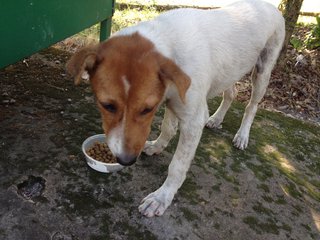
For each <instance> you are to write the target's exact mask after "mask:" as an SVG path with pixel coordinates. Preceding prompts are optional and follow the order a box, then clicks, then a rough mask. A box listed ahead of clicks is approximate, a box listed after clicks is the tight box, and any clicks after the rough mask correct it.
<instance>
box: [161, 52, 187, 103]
mask: <svg viewBox="0 0 320 240" xmlns="http://www.w3.org/2000/svg"><path fill="white" fill-rule="evenodd" d="M159 63H160V71H159V77H160V79H161V80H162V81H164V83H165V84H166V83H167V82H168V81H171V82H173V83H174V84H175V85H176V87H177V90H178V93H179V96H180V98H181V100H182V102H183V103H185V96H186V92H187V90H188V88H189V86H190V83H191V79H190V77H189V76H188V75H187V74H186V73H184V72H183V71H182V70H181V69H180V67H179V66H177V64H175V63H174V62H173V61H172V60H170V59H169V58H166V57H164V56H161V57H160V62H159Z"/></svg>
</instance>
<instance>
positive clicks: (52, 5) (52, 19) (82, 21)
mask: <svg viewBox="0 0 320 240" xmlns="http://www.w3.org/2000/svg"><path fill="white" fill-rule="evenodd" d="M113 11H114V0H92V1H89V0H77V1H72V0H7V1H0V68H3V67H5V66H7V65H9V64H12V63H15V62H16V61H18V60H20V59H23V58H25V57H27V56H30V55H31V54H33V53H35V52H37V51H39V50H41V49H44V48H46V47H49V46H50V45H52V44H54V43H56V42H58V41H61V40H63V39H65V38H67V37H69V36H71V35H73V34H76V33H78V32H80V31H82V30H83V29H85V28H88V27H90V26H92V25H94V24H96V23H99V22H100V23H101V31H100V40H104V39H106V38H107V37H108V36H109V34H110V27H111V17H112V15H113Z"/></svg>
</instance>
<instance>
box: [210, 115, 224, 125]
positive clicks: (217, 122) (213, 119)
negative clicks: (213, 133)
mask: <svg viewBox="0 0 320 240" xmlns="http://www.w3.org/2000/svg"><path fill="white" fill-rule="evenodd" d="M222 122H223V118H220V117H218V116H216V115H213V116H211V117H209V119H208V121H207V123H206V127H207V128H222V125H221V123H222Z"/></svg>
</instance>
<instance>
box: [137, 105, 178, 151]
mask: <svg viewBox="0 0 320 240" xmlns="http://www.w3.org/2000/svg"><path fill="white" fill-rule="evenodd" d="M177 128H178V119H177V117H176V115H175V114H174V112H173V111H172V110H170V109H169V108H168V107H166V108H165V112H164V118H163V121H162V124H161V133H160V136H159V137H158V138H157V139H156V140H154V141H147V142H146V143H145V145H144V150H143V151H144V152H145V153H146V154H147V155H149V156H151V155H153V154H159V153H161V152H162V151H163V149H164V148H165V147H166V146H167V145H168V143H169V142H170V140H171V138H172V137H173V136H174V135H175V134H176V132H177Z"/></svg>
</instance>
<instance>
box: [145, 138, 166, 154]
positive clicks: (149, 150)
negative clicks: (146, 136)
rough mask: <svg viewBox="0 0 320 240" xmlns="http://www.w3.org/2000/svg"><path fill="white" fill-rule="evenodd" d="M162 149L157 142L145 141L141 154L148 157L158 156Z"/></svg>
mask: <svg viewBox="0 0 320 240" xmlns="http://www.w3.org/2000/svg"><path fill="white" fill-rule="evenodd" d="M163 149H164V147H163V146H161V145H160V144H157V141H156V140H155V141H146V143H145V144H144V148H143V152H144V153H145V154H147V155H149V156H152V155H154V154H159V153H161V152H162V150H163Z"/></svg>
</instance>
